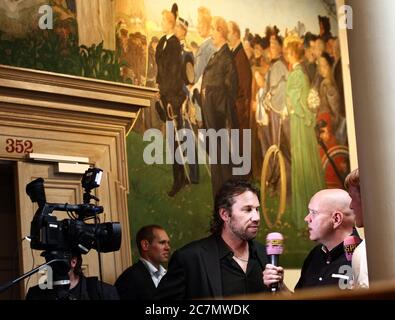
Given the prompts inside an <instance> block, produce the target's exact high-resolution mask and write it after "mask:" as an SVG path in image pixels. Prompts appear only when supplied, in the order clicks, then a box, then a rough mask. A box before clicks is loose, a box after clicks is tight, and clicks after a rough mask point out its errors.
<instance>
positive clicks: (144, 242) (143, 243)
mask: <svg viewBox="0 0 395 320" xmlns="http://www.w3.org/2000/svg"><path fill="white" fill-rule="evenodd" d="M140 244H141V249H142V250H143V251H148V249H149V241H148V240H147V239H143V240H141V242H140Z"/></svg>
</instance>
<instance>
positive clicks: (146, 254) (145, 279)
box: [115, 225, 170, 300]
mask: <svg viewBox="0 0 395 320" xmlns="http://www.w3.org/2000/svg"><path fill="white" fill-rule="evenodd" d="M136 243H137V248H138V250H139V253H140V260H139V261H138V262H136V263H135V264H134V265H133V266H131V267H129V268H128V269H126V270H125V271H124V272H123V273H122V274H121V275H120V276H119V278H118V279H117V281H116V282H115V286H116V288H117V290H118V293H119V296H120V298H121V300H150V299H152V297H153V295H154V293H155V290H156V287H157V286H158V284H159V282H160V280H161V279H162V277H163V276H164V275H165V273H166V269H165V268H164V267H163V266H162V263H165V262H167V261H168V259H169V254H170V240H169V236H168V235H167V233H166V231H165V230H164V229H163V228H162V227H161V226H158V225H149V226H145V227H142V228H141V229H140V230H139V231H138V232H137V235H136Z"/></svg>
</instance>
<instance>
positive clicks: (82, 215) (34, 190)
mask: <svg viewBox="0 0 395 320" xmlns="http://www.w3.org/2000/svg"><path fill="white" fill-rule="evenodd" d="M101 174H102V170H101V169H98V168H90V169H88V170H87V171H86V172H85V174H84V175H83V177H82V180H81V183H82V186H83V188H84V190H85V192H84V203H83V204H72V205H71V204H67V203H66V204H59V203H47V202H46V197H45V189H44V180H43V179H42V178H38V179H36V180H34V181H32V182H30V183H29V184H28V185H27V186H26V193H27V194H28V195H29V197H30V198H31V200H32V202H37V203H38V206H39V207H38V210H37V211H36V213H35V215H34V218H33V220H32V222H31V228H30V239H31V243H30V246H31V248H32V249H36V250H46V251H61V252H70V253H71V252H73V253H82V254H86V253H88V252H89V251H90V249H95V250H97V251H98V252H112V251H117V250H119V248H120V246H121V239H122V232H121V226H120V223H119V222H107V223H97V221H98V217H97V215H98V214H100V213H102V212H103V207H102V206H96V205H94V204H91V203H90V200H91V199H95V200H97V201H98V200H99V199H97V198H96V197H94V196H93V195H91V194H90V192H91V190H92V189H93V188H96V187H98V186H99V185H100V178H101ZM54 211H66V212H67V213H68V214H69V216H70V219H63V220H58V219H57V217H56V216H54V215H53V214H52V213H53V212H54ZM88 219H94V220H95V223H86V222H85V221H86V220H88Z"/></svg>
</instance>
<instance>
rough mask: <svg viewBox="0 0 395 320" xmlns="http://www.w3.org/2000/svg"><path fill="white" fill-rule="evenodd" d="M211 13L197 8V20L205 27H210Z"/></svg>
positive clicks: (203, 8)
mask: <svg viewBox="0 0 395 320" xmlns="http://www.w3.org/2000/svg"><path fill="white" fill-rule="evenodd" d="M211 19H212V18H211V13H210V10H209V9H207V8H206V7H199V9H198V20H200V21H201V22H203V23H204V24H205V25H207V26H208V27H210V25H211Z"/></svg>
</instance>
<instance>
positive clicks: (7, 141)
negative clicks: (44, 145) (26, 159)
mask: <svg viewBox="0 0 395 320" xmlns="http://www.w3.org/2000/svg"><path fill="white" fill-rule="evenodd" d="M0 147H1V150H0V154H2V155H4V156H11V155H14V156H15V155H21V156H23V155H25V154H27V153H32V152H33V142H32V141H31V140H27V139H18V138H12V137H0Z"/></svg>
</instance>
